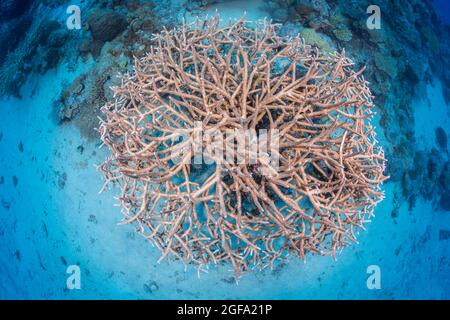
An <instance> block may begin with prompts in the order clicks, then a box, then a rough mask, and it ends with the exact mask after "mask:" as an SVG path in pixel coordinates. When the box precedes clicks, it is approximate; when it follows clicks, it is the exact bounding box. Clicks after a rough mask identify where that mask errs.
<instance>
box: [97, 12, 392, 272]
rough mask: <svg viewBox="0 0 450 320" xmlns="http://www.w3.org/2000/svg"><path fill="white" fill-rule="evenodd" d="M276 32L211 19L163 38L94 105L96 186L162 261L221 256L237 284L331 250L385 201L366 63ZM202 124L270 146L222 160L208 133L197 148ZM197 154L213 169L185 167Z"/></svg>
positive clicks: (201, 263) (201, 262)
mask: <svg viewBox="0 0 450 320" xmlns="http://www.w3.org/2000/svg"><path fill="white" fill-rule="evenodd" d="M277 28H278V27H277V26H276V25H273V24H270V23H268V22H267V21H261V22H258V23H254V24H253V23H249V22H246V21H245V20H243V19H241V20H239V21H237V22H235V23H231V22H230V23H229V24H228V25H226V26H224V27H221V26H220V19H219V17H218V16H216V17H213V18H209V19H207V20H205V21H199V20H196V21H195V22H194V23H193V24H191V25H186V24H183V25H182V26H181V27H180V28H177V29H172V30H164V31H162V32H161V33H159V34H157V35H155V39H154V40H155V43H156V45H155V46H154V47H152V48H151V50H150V52H149V53H148V54H147V55H146V56H145V57H143V58H141V59H136V60H135V67H134V72H133V73H132V74H131V75H128V76H124V77H123V78H122V84H120V85H118V86H116V87H114V93H115V99H113V100H112V101H110V102H109V103H107V104H106V105H105V106H104V107H103V108H102V111H103V113H104V120H102V121H101V124H100V127H99V132H100V134H101V139H102V141H103V143H104V144H105V145H107V146H108V148H109V149H110V150H111V152H112V155H111V156H110V157H108V159H106V161H105V162H104V163H103V164H101V165H100V167H99V168H100V170H101V171H102V172H103V174H104V176H105V178H106V183H105V187H106V186H107V185H109V183H114V184H117V185H119V186H120V187H121V189H122V191H121V195H120V197H119V199H120V203H121V206H122V207H123V213H124V223H133V224H135V225H136V228H137V230H138V232H140V233H141V234H142V235H144V236H145V237H146V238H147V239H149V240H151V241H152V243H154V244H155V245H156V246H157V247H158V248H159V249H160V250H161V251H162V257H161V259H164V258H166V257H167V258H169V259H171V258H175V259H180V260H181V261H183V262H184V263H193V264H195V265H197V266H198V268H199V270H201V269H202V268H204V267H205V266H207V265H209V264H211V263H221V262H228V263H230V264H231V265H232V266H233V269H234V271H235V275H236V277H239V276H240V275H241V273H243V272H246V271H248V270H250V269H253V268H265V267H268V266H273V264H274V262H275V261H278V260H283V259H285V258H286V257H287V256H288V255H296V256H299V257H301V258H303V259H306V256H307V255H308V254H320V255H331V256H335V255H336V254H337V253H338V252H339V251H340V249H342V248H343V247H345V246H347V245H348V244H349V243H352V242H354V241H356V240H355V239H356V236H357V233H358V231H359V230H361V229H364V224H365V223H366V222H368V221H369V220H370V218H371V216H372V215H373V210H374V208H375V206H376V205H377V203H378V202H379V201H381V200H382V199H383V192H382V191H381V188H380V185H381V184H382V182H383V181H384V180H385V179H386V177H385V176H384V174H383V171H384V169H385V159H384V154H383V151H382V149H381V148H380V147H379V146H378V144H377V140H376V139H375V132H374V129H373V127H372V126H371V123H370V122H371V116H372V114H373V112H372V107H373V105H372V95H371V93H370V90H369V89H368V87H367V85H366V81H365V80H364V78H363V77H362V75H361V74H362V72H363V70H364V69H361V70H360V71H358V72H355V71H353V70H352V65H353V62H352V61H351V60H350V59H349V58H347V57H346V56H345V55H344V54H343V53H341V54H339V53H337V52H334V53H332V54H329V55H324V54H322V53H321V52H320V51H319V50H317V48H313V47H311V46H309V45H306V44H305V42H304V40H303V39H302V38H301V37H294V38H287V37H286V38H284V37H280V36H279V35H278V34H277ZM198 122H200V123H201V128H200V130H201V132H211V131H214V132H218V133H219V135H225V133H226V131H227V130H237V131H238V132H248V131H249V130H255V131H256V130H268V132H274V131H276V132H278V133H279V135H278V137H279V143H278V144H277V146H278V147H279V148H276V149H274V148H270V150H269V151H268V153H258V155H257V156H256V161H255V163H251V162H249V161H248V160H247V158H248V157H249V155H248V152H251V151H249V149H251V148H250V144H252V143H253V142H251V141H253V140H251V139H250V138H243V139H244V140H245V141H246V148H245V151H242V150H241V151H242V152H243V154H240V155H241V156H242V157H243V159H245V161H243V162H239V161H236V159H235V158H234V157H233V160H232V161H223V159H222V158H221V156H220V154H218V153H215V152H214V151H211V152H210V151H208V150H210V149H211V147H212V142H211V141H208V139H206V140H203V141H202V142H201V145H197V147H193V141H194V140H195V136H196V134H197V131H196V129H195V128H196V127H195V124H196V123H198ZM180 132H184V133H185V134H186V136H187V139H181V140H180V139H179V136H177V133H180ZM260 137H261V136H260ZM236 139H242V137H236ZM247 139H248V140H247ZM270 139H271V141H272V142H274V138H270ZM235 142H236V141H235V140H225V145H226V146H225V147H227V146H228V147H230V148H232V149H233V148H234V145H235ZM222 147H223V145H222ZM193 148H194V149H193ZM197 148H200V149H201V150H203V152H206V153H203V155H204V156H205V154H206V156H207V158H208V159H210V160H212V161H213V163H212V164H208V163H205V162H203V163H201V164H198V163H195V164H192V163H191V162H192V161H191V160H192V158H193V157H194V156H195V154H196V153H197V152H198V151H197V150H198V149H197ZM177 150H178V151H181V152H180V153H179V152H177ZM205 150H206V151H205ZM239 152H240V151H238V153H239ZM274 155H276V156H277V157H279V167H275V166H274V165H273V164H272V162H271V161H269V158H268V157H269V156H274ZM238 156H239V155H238ZM177 158H179V159H178V160H177Z"/></svg>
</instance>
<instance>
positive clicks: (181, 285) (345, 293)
mask: <svg viewBox="0 0 450 320" xmlns="http://www.w3.org/2000/svg"><path fill="white" fill-rule="evenodd" d="M240 4H241V6H240V7H238V6H233V5H229V4H228V5H221V6H219V9H220V12H221V14H222V15H225V16H226V15H229V16H232V15H234V14H237V13H238V11H242V10H247V14H248V17H249V18H250V19H252V18H262V17H263V16H261V15H263V12H261V11H258V6H255V5H247V6H246V5H245V4H242V3H240ZM213 10H214V8H211V11H213ZM91 63H93V62H92V61H89V62H88V63H80V64H79V65H78V70H77V71H76V72H69V71H67V70H68V68H67V66H66V65H60V66H59V67H58V68H57V69H56V70H52V71H50V72H49V73H47V74H46V75H45V76H39V77H33V78H31V79H30V80H29V81H28V83H27V84H26V85H25V86H24V87H23V88H22V93H23V99H22V100H18V99H14V98H11V99H8V100H4V99H3V100H2V101H0V132H2V134H3V136H2V139H1V141H0V175H2V176H4V179H5V182H4V184H3V185H0V193H1V198H2V199H3V201H4V202H5V203H6V202H7V203H8V204H9V205H10V208H9V210H5V209H4V207H0V212H1V214H0V224H1V228H0V230H1V234H0V241H1V244H0V248H1V250H0V298H1V299H13V298H20V299H23V298H25V299H27V298H38V299H79V298H100V299H105V298H118V299H131V298H139V299H140V298H144V299H299V298H302V299H303V298H305V299H341V298H347V299H404V298H408V299H409V298H413V299H424V298H430V299H442V298H447V299H448V298H450V255H449V254H450V250H449V241H450V240H444V241H442V240H439V230H440V229H448V228H450V215H449V213H448V212H443V211H439V209H436V208H435V207H434V206H433V205H432V204H431V203H429V202H424V201H423V200H420V199H419V200H418V201H417V204H416V206H415V207H414V209H413V210H412V211H408V208H407V207H408V205H407V203H402V202H400V201H401V200H400V197H399V193H400V192H401V191H400V188H399V185H397V184H396V183H392V182H388V183H387V184H385V186H384V189H385V192H386V199H385V200H384V201H383V202H382V203H381V205H379V206H378V207H377V209H376V212H375V213H376V217H375V218H374V219H373V221H372V223H370V224H368V225H367V232H363V233H361V235H360V238H359V240H360V242H359V244H356V245H353V246H351V247H349V248H347V249H345V250H344V251H343V252H342V253H341V254H340V255H339V256H338V259H337V261H333V260H332V259H331V258H328V257H310V258H309V259H308V261H307V263H304V262H303V261H300V260H298V259H295V258H292V259H291V261H290V262H289V263H288V264H287V265H286V266H284V267H283V268H279V269H277V270H265V271H263V272H253V273H250V274H247V275H245V276H243V277H242V279H241V280H240V281H239V283H238V284H236V283H235V282H234V281H233V278H232V274H231V273H230V270H229V267H227V266H221V267H211V268H210V270H209V273H207V274H201V276H200V277H198V276H197V272H196V270H195V269H194V268H188V269H187V270H185V268H184V266H183V265H182V264H181V263H178V262H175V263H171V264H168V263H167V262H162V263H161V264H157V263H156V261H157V260H158V258H159V255H160V253H159V251H158V250H157V249H156V248H153V247H152V246H151V245H150V244H149V243H148V242H146V241H145V239H143V238H141V237H140V236H139V235H137V234H135V233H134V231H133V228H132V227H131V226H122V225H118V222H120V219H121V213H120V208H118V207H115V206H114V204H115V200H114V196H115V195H116V194H117V192H118V190H109V191H107V192H105V193H103V194H100V195H99V194H98V191H99V190H100V188H101V186H102V183H103V181H102V179H101V176H100V174H99V173H98V172H97V171H96V167H95V166H96V165H98V164H99V163H100V162H101V161H102V160H103V159H104V157H105V156H106V155H107V150H106V149H99V148H98V145H95V144H93V143H92V142H89V141H86V140H85V139H84V138H82V137H81V136H80V133H79V132H78V130H77V129H76V128H75V127H74V126H71V125H63V126H61V125H59V124H57V123H56V122H55V121H54V119H53V117H52V110H51V102H52V100H54V99H55V98H56V97H57V95H58V93H59V92H60V90H61V84H62V83H63V80H64V79H73V78H74V77H75V76H76V74H77V73H81V72H82V71H83V70H85V69H86V68H89V66H90V64H91ZM415 104H416V105H415V108H414V109H415V112H416V113H415V121H416V137H417V141H418V144H420V147H421V148H422V147H423V148H431V147H432V146H433V145H434V139H435V138H434V130H430V129H429V128H430V127H433V128H434V127H436V126H441V127H443V128H446V129H449V128H450V122H449V121H450V118H449V111H448V110H449V108H448V106H446V105H445V102H444V99H443V97H442V91H441V90H440V83H439V81H438V80H435V81H434V84H433V85H430V86H428V88H427V97H422V98H420V99H417V101H416V102H415ZM380 131H381V130H379V135H378V136H379V139H380V142H381V144H384V143H385V142H384V139H383V135H382V132H380ZM20 142H22V144H23V152H20V151H19V148H18V146H19V144H20ZM80 145H82V146H83V147H84V151H83V153H82V154H81V153H80V151H79V150H78V149H77V148H78V146H80ZM418 147H419V146H418ZM13 176H16V177H17V186H16V187H14V186H13ZM394 209H397V210H398V217H397V218H395V219H393V218H392V217H391V212H392V211H393V210H394ZM72 264H77V265H79V266H80V268H81V283H82V286H81V289H80V290H68V289H67V288H66V279H67V276H68V275H67V274H66V268H67V266H68V265H72ZM369 265H378V266H379V267H380V268H381V286H382V287H381V289H380V290H369V289H368V288H367V286H366V280H367V277H368V274H367V273H366V269H367V267H368V266H369Z"/></svg>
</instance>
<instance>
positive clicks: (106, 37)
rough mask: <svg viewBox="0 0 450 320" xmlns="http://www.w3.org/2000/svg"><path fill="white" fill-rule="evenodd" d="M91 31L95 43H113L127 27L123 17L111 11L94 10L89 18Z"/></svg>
mask: <svg viewBox="0 0 450 320" xmlns="http://www.w3.org/2000/svg"><path fill="white" fill-rule="evenodd" d="M88 26H89V30H90V31H91V33H92V38H93V39H94V40H95V41H101V42H106V41H111V40H113V39H114V38H115V37H117V36H118V35H119V34H120V33H122V32H123V31H124V30H125V29H126V27H127V20H126V19H125V17H124V16H123V15H121V14H120V13H117V12H115V11H113V10H109V9H105V10H104V9H97V10H94V11H93V12H92V13H91V14H90V15H89V17H88Z"/></svg>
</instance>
